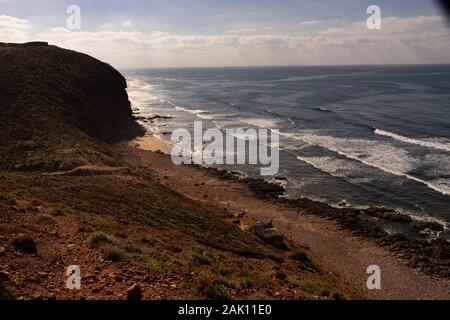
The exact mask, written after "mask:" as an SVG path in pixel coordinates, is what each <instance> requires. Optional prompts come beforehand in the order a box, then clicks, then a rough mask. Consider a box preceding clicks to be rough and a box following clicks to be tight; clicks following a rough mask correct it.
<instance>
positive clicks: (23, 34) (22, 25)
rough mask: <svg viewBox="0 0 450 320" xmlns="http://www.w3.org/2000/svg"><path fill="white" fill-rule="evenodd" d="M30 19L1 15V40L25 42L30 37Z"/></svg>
mask: <svg viewBox="0 0 450 320" xmlns="http://www.w3.org/2000/svg"><path fill="white" fill-rule="evenodd" d="M29 29H30V25H29V22H28V20H25V19H19V18H15V17H10V16H6V15H0V41H2V42H23V41H26V40H27V39H28V31H29Z"/></svg>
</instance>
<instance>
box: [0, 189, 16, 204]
mask: <svg viewBox="0 0 450 320" xmlns="http://www.w3.org/2000/svg"><path fill="white" fill-rule="evenodd" d="M0 202H3V203H5V204H6V205H8V206H15V205H17V197H16V196H14V195H10V194H7V193H4V192H2V193H0Z"/></svg>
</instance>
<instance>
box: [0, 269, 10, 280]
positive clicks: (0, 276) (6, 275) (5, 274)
mask: <svg viewBox="0 0 450 320" xmlns="http://www.w3.org/2000/svg"><path fill="white" fill-rule="evenodd" d="M0 280H1V281H9V280H10V278H9V272H6V271H0Z"/></svg>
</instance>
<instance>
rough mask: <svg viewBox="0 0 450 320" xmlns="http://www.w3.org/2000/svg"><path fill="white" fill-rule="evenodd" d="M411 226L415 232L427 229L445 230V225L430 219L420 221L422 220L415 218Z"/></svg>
mask: <svg viewBox="0 0 450 320" xmlns="http://www.w3.org/2000/svg"><path fill="white" fill-rule="evenodd" d="M409 227H410V229H411V231H413V232H422V231H425V230H426V229H428V230H432V231H442V230H444V226H443V225H442V224H440V223H437V222H430V221H420V220H415V221H413V222H411V223H410V225H409Z"/></svg>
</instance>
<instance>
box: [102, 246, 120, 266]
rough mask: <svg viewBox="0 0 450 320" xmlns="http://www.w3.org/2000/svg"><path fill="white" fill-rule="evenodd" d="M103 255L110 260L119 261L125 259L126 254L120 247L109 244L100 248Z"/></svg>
mask: <svg viewBox="0 0 450 320" xmlns="http://www.w3.org/2000/svg"><path fill="white" fill-rule="evenodd" d="M100 250H101V253H102V255H103V257H104V258H105V259H107V260H109V261H112V262H120V261H124V260H126V259H127V254H126V253H125V251H123V250H122V249H120V248H118V247H115V246H113V245H110V244H106V245H104V246H102V247H101V248H100Z"/></svg>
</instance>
